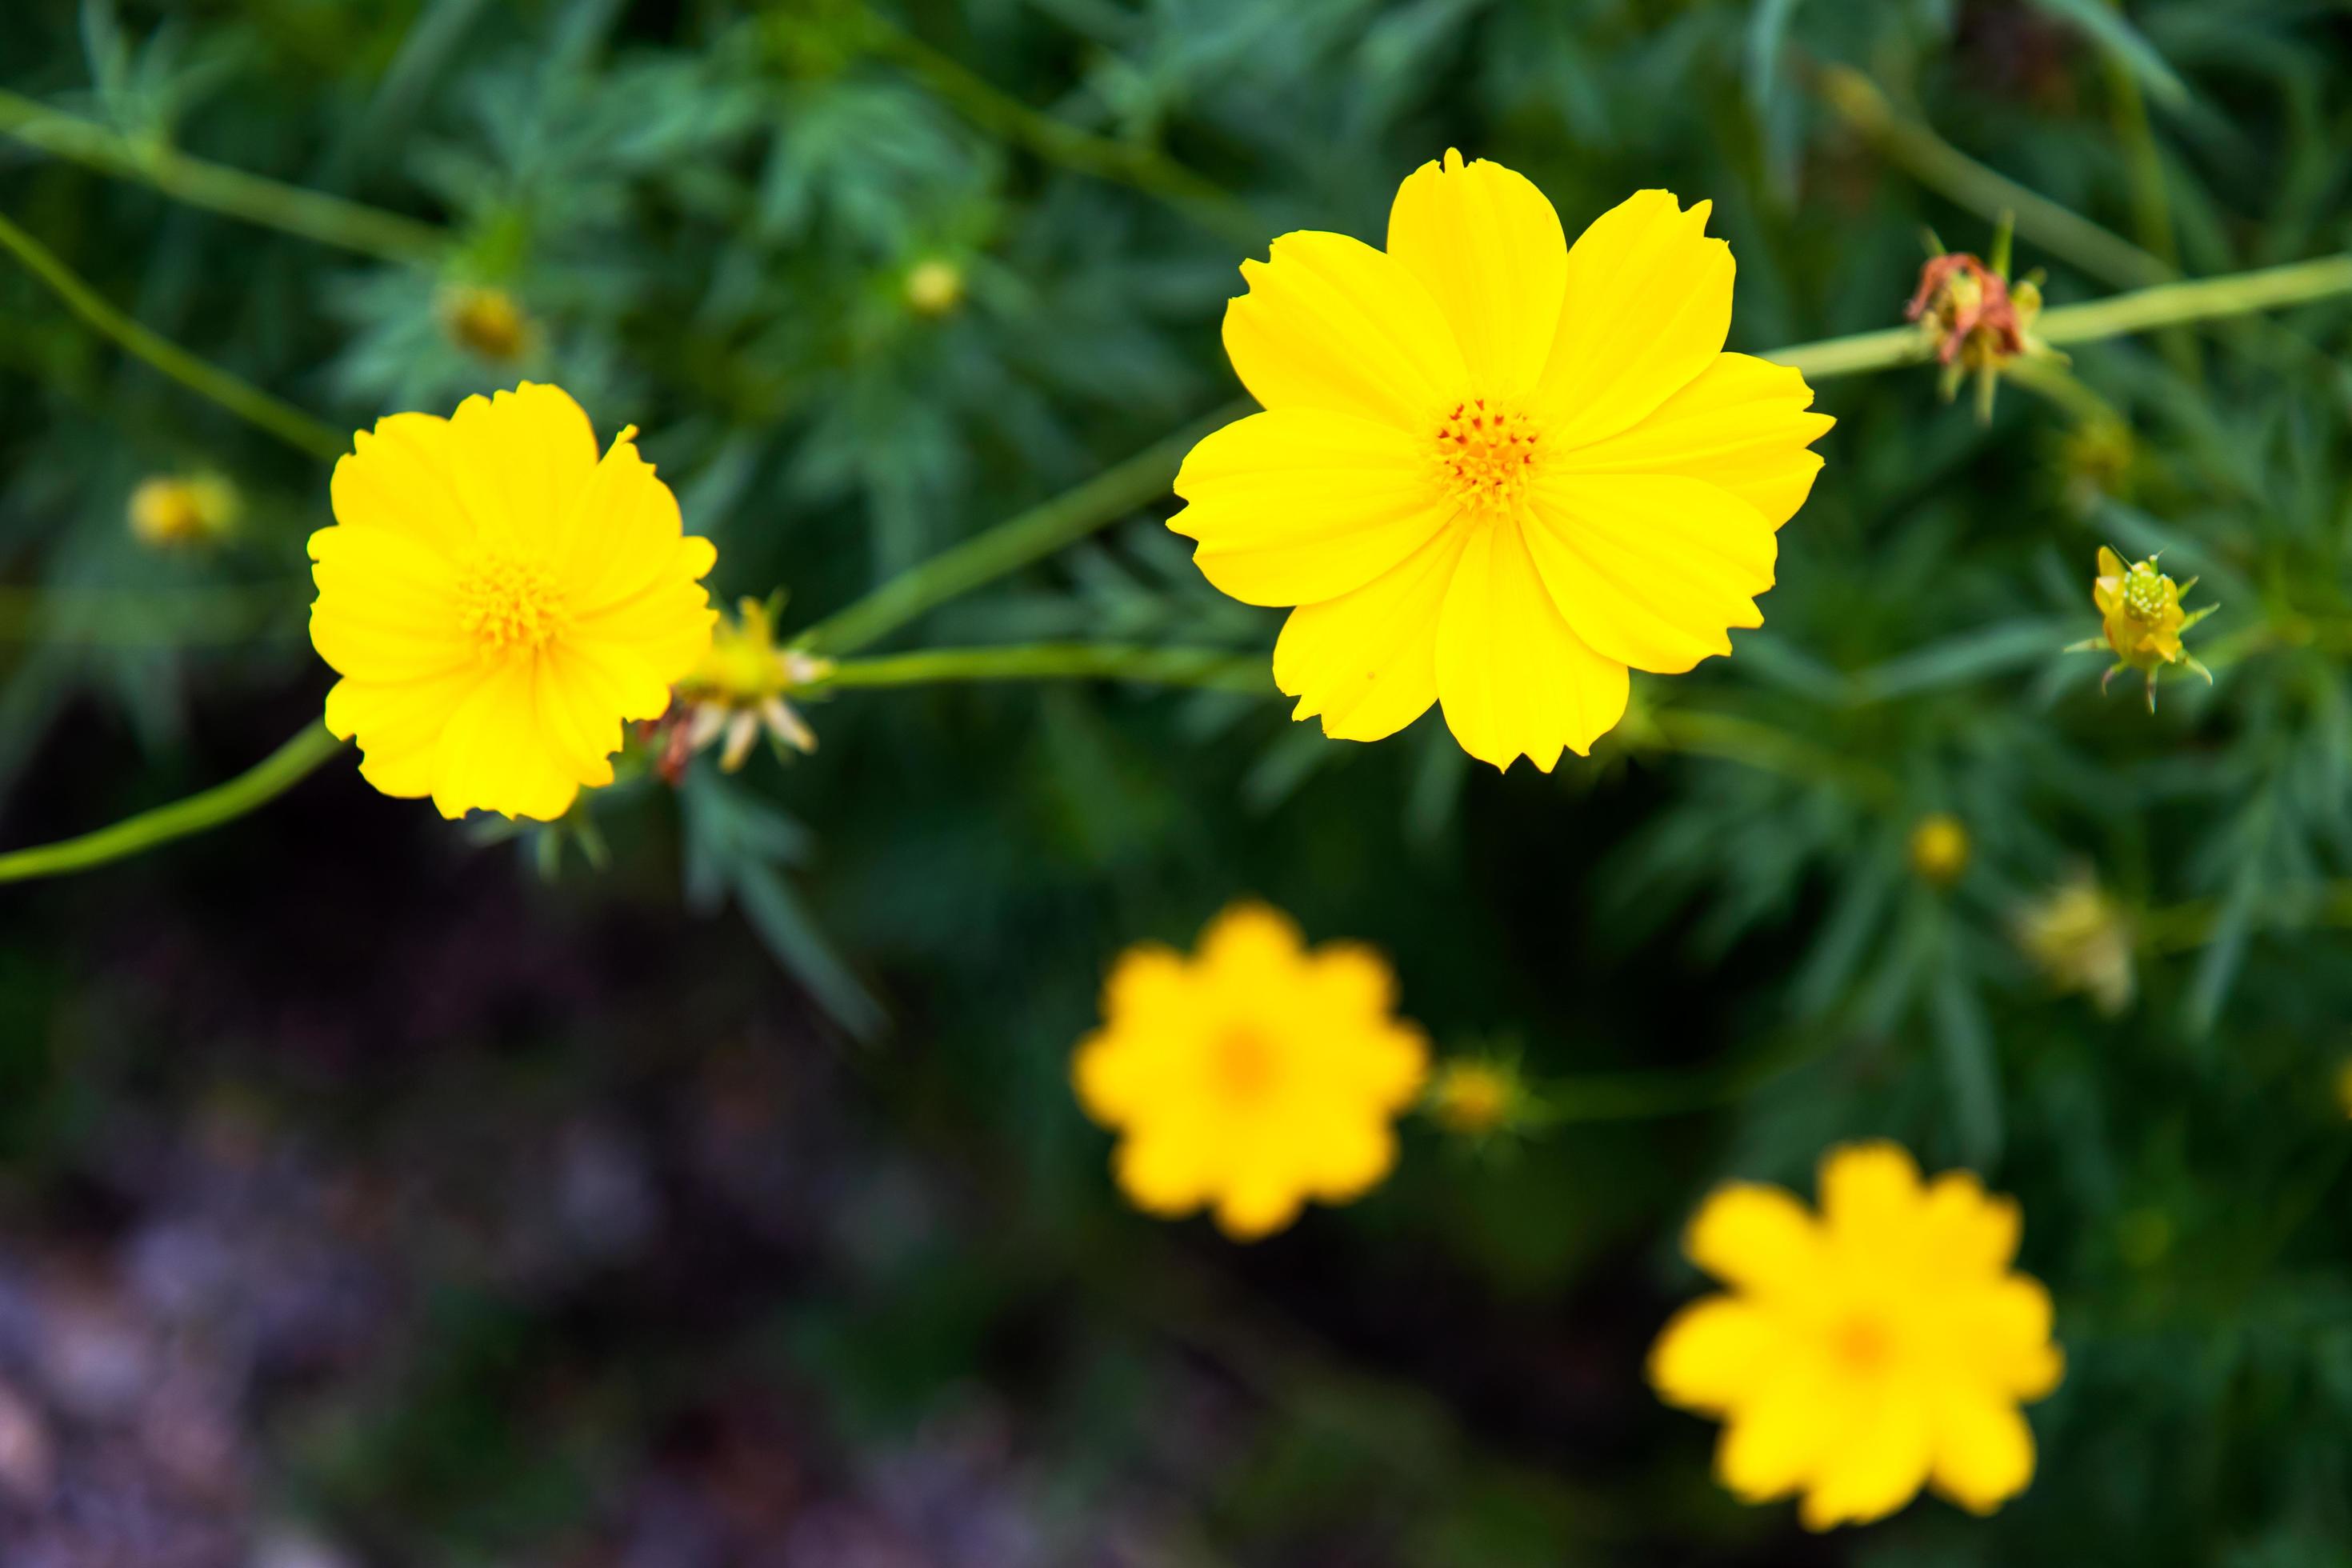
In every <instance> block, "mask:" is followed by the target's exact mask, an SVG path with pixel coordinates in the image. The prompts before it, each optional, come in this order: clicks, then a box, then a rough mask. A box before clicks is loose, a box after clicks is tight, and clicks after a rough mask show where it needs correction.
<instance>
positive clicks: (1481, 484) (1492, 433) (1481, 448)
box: [1436, 397, 1538, 511]
mask: <svg viewBox="0 0 2352 1568" xmlns="http://www.w3.org/2000/svg"><path fill="white" fill-rule="evenodd" d="M1537 437H1538V431H1537V429H1536V427H1535V425H1534V424H1533V422H1532V421H1530V420H1529V419H1528V416H1526V415H1525V414H1522V413H1519V412H1517V410H1514V409H1505V408H1501V407H1499V406H1495V405H1489V404H1488V402H1487V401H1486V399H1485V398H1483V397H1474V398H1470V399H1468V400H1467V401H1465V402H1462V403H1457V404H1455V405H1454V406H1453V408H1452V410H1451V411H1450V412H1448V413H1447V414H1446V415H1445V416H1444V417H1443V418H1441V419H1439V420H1438V422H1437V447H1436V453H1437V468H1438V479H1439V482H1440V483H1442V484H1443V485H1444V487H1445V489H1446V492H1447V494H1448V495H1449V496H1451V497H1452V499H1453V500H1454V501H1455V502H1456V503H1458V504H1459V505H1461V506H1464V507H1467V508H1471V509H1473V510H1479V511H1507V510H1510V509H1511V508H1513V507H1515V506H1517V504H1518V502H1519V499H1520V498H1521V497H1522V496H1524V495H1526V494H1527V489H1528V473H1529V471H1530V470H1532V469H1533V468H1534V467H1535V461H1536V443H1537Z"/></svg>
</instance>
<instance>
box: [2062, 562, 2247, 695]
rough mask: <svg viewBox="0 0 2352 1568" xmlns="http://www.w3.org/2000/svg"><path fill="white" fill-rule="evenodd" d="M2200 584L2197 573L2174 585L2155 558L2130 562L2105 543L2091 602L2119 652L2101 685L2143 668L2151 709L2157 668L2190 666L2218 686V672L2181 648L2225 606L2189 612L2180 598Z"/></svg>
mask: <svg viewBox="0 0 2352 1568" xmlns="http://www.w3.org/2000/svg"><path fill="white" fill-rule="evenodd" d="M2195 586H2197V579H2196V578H2194V577H2191V578H2190V579H2189V581H2188V582H2186V583H2179V584H2176V583H2174V582H2173V580H2172V579H2171V578H2169V577H2168V576H2166V575H2165V574H2163V573H2161V572H2159V571H2158V570H2157V567H2156V562H2155V560H2154V559H2153V558H2150V559H2148V560H2146V561H2138V562H2135V563H2132V564H2131V565H2129V566H2126V565H2125V564H2124V561H2123V557H2122V556H2120V555H2117V554H2116V552H2114V551H2112V550H2110V549H2108V548H2107V547H2106V546H2105V545H2104V544H2102V545H2100V546H2099V574H2098V576H2096V577H2095V578H2094V579H2093V580H2092V582H2091V602H2092V603H2093V604H2095V605H2097V606H2098V607H2099V617H2100V622H2101V625H2100V630H2101V631H2103V632H2104V633H2105V636H2106V641H2107V647H2108V648H2109V649H2110V650H2112V651H2113V652H2114V654H2115V656H2116V662H2115V663H2114V664H2113V665H2111V666H2109V667H2108V669H2107V673H2106V674H2105V676H2103V677H2101V678H2100V680H2099V687H2100V689H2102V690H2105V688H2106V684H2107V682H2108V681H2110V680H2113V679H2115V678H2116V675H2117V674H2118V673H2120V672H2121V671H2123V670H2126V669H2137V670H2141V671H2143V672H2145V673H2146V674H2147V708H2148V711H2149V712H2151V713H2153V712H2155V711H2156V677H2157V671H2158V670H2159V669H2160V668H2163V667H2164V666H2166V665H2168V664H2185V665H2187V666H2188V667H2189V668H2190V669H2193V670H2195V671H2196V672H2197V673H2198V674H2200V675H2201V676H2203V677H2204V678H2205V682H2206V684H2207V685H2209V686H2210V685H2211V684H2212V682H2213V672H2212V671H2211V670H2210V669H2207V668H2205V667H2204V666H2203V665H2202V664H2200V663H2199V662H2198V661H2197V658H2196V656H2195V655H2193V654H2191V653H2189V650H2188V649H2186V648H2184V647H2181V646H2180V634H2181V633H2183V632H2185V631H2187V630H2188V629H2189V627H2191V626H2195V625H2196V624H2197V623H2198V622H2200V621H2201V620H2203V619H2204V618H2205V617H2206V616H2210V615H2211V614H2212V613H2213V612H2214V610H2216V609H2217V608H2219V607H2220V606H2218V605H2205V606H2204V607H2203V608H2202V609H2199V610H2195V611H2189V610H2183V609H2182V608H2181V607H2180V596H2181V595H2183V594H2186V593H2188V592H2189V589H2191V588H2194V587H2195ZM2074 646H2075V647H2097V646H2098V645H2097V644H2096V643H2095V642H2093V643H2077V644H2075V645H2074Z"/></svg>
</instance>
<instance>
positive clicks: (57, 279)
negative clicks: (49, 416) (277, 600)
mask: <svg viewBox="0 0 2352 1568" xmlns="http://www.w3.org/2000/svg"><path fill="white" fill-rule="evenodd" d="M0 247H5V248H6V249H8V250H9V251H11V252H13V253H14V254H15V255H16V259H18V260H19V261H22V262H23V263H24V264H25V266H26V268H27V269H29V270H30V271H31V272H32V274H33V276H35V277H36V278H38V279H40V280H41V281H42V282H44V283H46V284H47V285H48V286H49V288H50V289H53V290H54V291H55V292H56V293H57V296H58V298H59V299H61V300H64V301H65V302H66V307H67V309H68V310H71V311H73V313H74V314H75V315H77V316H79V317H80V318H81V319H82V320H83V321H87V322H89V324H90V325H91V326H92V327H95V328H96V329H97V330H98V331H100V332H103V333H104V334H106V336H108V337H110V338H112V339H113V340H114V341H115V342H118V343H121V345H122V346H123V347H124V348H126V349H128V350H129V351H130V352H131V353H133V354H136V355H137V356H138V357H139V358H141V359H142V360H145V361H146V362H147V363H149V364H151V365H152V366H153V367H154V368H155V369H157V370H158V371H161V372H162V373H163V374H165V375H167V376H170V377H171V378H172V379H173V381H176V382H178V383H179V384H181V385H183V386H184V387H186V388H188V389H189V390H190V391H192V392H194V393H196V394H197V395H200V396H203V397H208V398H210V399H212V400H213V401H214V402H215V403H217V404H219V405H221V406H222V407H223V408H226V409H227V410H228V411H229V412H230V413H231V414H234V415H236V416H237V417H238V418H240V419H243V420H245V421H246V422H247V423H248V424H251V425H253V426H257V427H258V428H260V429H263V430H266V431H268V433H269V434H271V435H272V436H275V437H278V439H279V440H281V441H283V442H285V443H286V444H287V445H288V446H289V447H295V448H296V449H298V450H299V451H302V452H306V453H308V454H310V456H311V457H314V458H335V457H338V456H340V455H341V453H342V452H343V451H344V450H345V449H346V448H347V447H348V446H349V445H350V443H349V442H348V441H346V440H345V439H344V438H343V437H341V435H339V434H337V433H336V432H335V431H334V430H333V429H332V428H331V427H330V426H326V425H324V424H321V423H320V421H318V420H316V419H313V418H311V417H310V416H309V415H308V414H305V413H303V412H302V411H301V410H300V409H299V408H297V407H295V406H294V405H292V404H290V403H282V402H280V401H278V399H277V398H275V397H272V396H271V395H269V394H268V393H266V392H264V391H262V390H261V389H260V388H259V387H257V386H255V385H253V384H251V383H250V382H247V381H245V380H244V379H242V378H241V377H238V376H236V375H234V374H231V373H229V372H228V371H225V370H223V369H221V368H220V367H219V366H217V365H215V364H209V363H206V362H205V361H203V360H201V359H198V358H197V357H196V356H195V355H194V354H192V353H189V352H188V351H187V350H185V349H184V348H182V347H180V345H179V344H177V343H175V342H172V341H171V340H170V339H168V338H164V337H162V336H160V335H158V334H157V333H154V332H152V331H148V330H147V329H146V328H145V327H142V326H141V325H140V324H139V323H138V322H136V321H132V320H131V318H130V317H128V316H126V315H124V314H123V313H122V312H121V311H120V310H116V309H115V308H114V307H113V306H112V305H110V304H109V303H107V301H106V300H105V299H104V298H103V297H101V296H100V294H99V292H98V290H96V289H92V288H91V287H90V286H89V284H87V283H85V282H83V281H82V280H81V279H79V278H78V277H76V276H75V275H74V273H73V270H72V268H68V266H67V265H66V264H65V263H64V262H62V261H60V260H58V258H57V256H56V255H55V254H54V253H53V252H51V251H50V250H49V248H48V247H47V246H45V245H43V244H42V243H41V242H40V241H39V240H37V239H35V238H34V237H32V236H31V235H29V234H26V232H25V231H24V230H23V229H21V228H18V227H17V226H16V224H14V223H12V222H11V221H9V219H8V218H7V217H6V216H5V215H0Z"/></svg>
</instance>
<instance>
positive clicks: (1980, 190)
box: [1813, 65, 2179, 286]
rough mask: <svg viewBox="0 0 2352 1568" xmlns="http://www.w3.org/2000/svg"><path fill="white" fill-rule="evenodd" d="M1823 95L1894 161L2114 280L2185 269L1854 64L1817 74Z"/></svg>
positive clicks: (1989, 217) (2153, 278)
mask: <svg viewBox="0 0 2352 1568" xmlns="http://www.w3.org/2000/svg"><path fill="white" fill-rule="evenodd" d="M1813 85H1814V87H1815V89H1817V90H1818V91H1819V92H1820V94H1821V96H1822V100H1823V101H1825V102H1826V103H1828V104H1829V106H1830V107H1831V108H1832V110H1836V111H1837V113H1838V115H1839V116H1840V117H1841V118H1842V119H1843V120H1844V121H1845V122H1846V123H1847V124H1848V125H1851V126H1853V129H1854V130H1855V131H1856V132H1859V133H1860V134H1861V135H1862V137H1863V139H1864V141H1866V142H1869V143H1870V144H1871V146H1873V147H1874V148H1875V149H1876V150H1877V151H1878V153H1879V154H1880V155H1881V156H1883V157H1885V159H1886V160H1887V162H1889V163H1893V164H1895V166H1896V167H1898V168H1900V169H1902V170H1903V171H1904V173H1906V174H1909V175H1910V176H1911V177H1912V178H1913V179H1915V180H1917V181H1918V182H1919V183H1920V184H1923V185H1926V186H1927V187H1928V188H1929V189H1931V190H1934V191H1938V192H1941V193H1942V194H1943V195H1946V196H1948V197H1949V198H1950V199H1951V200H1952V202H1953V203H1954V204H1955V205H1959V206H1963V207H1966V208H1968V209H1969V211H1970V212H1972V213H1975V214H1976V215H1977V216H1979V217H1981V218H1983V219H1984V220H1985V221H1986V222H1987V223H1999V222H2000V218H2001V215H2002V214H2004V213H2013V214H2015V215H2016V217H2017V232H2018V233H2019V234H2021V235H2022V236H2024V237H2025V238H2026V239H2028V240H2029V241H2031V242H2032V244H2033V245H2035V246H2037V247H2040V248H2041V249H2042V250H2045V251H2048V252H2049V253H2050V254H2051V255H2053V256H2054V257H2057V258H2059V259H2061V260H2063V261H2065V262H2068V263H2070V264H2072V265H2073V266H2075V267H2079V268H2082V269H2083V270H2084V272H2087V273H2089V274H2090V275H2091V276H2092V277H2094V278H2104V279H2106V280H2107V281H2108V282H2110V283H2116V284H2123V285H2126V286H2136V285H2139V284H2147V283H2161V282H2166V281H2168V280H2169V279H2174V278H2177V277H2179V270H2178V269H2177V268H2173V267H2172V266H2170V265H2169V264H2168V263H2167V262H2166V261H2165V260H2164V259H2163V258H2160V257H2157V256H2151V255H2150V254H2148V253H2147V251H2145V250H2142V249H2141V248H2140V247H2137V246H2136V245H2134V244H2132V243H2131V242H2130V241H2129V240H2127V239H2126V238H2124V237H2122V236H2121V235H2118V234H2115V233H2112V232H2111V231H2109V230H2107V229H2105V228H2102V227H2100V226H2098V225H2097V224H2095V223H2093V222H2092V221H2091V220H2090V219H2088V218H2086V217H2084V216H2081V215H2080V214H2078V213H2075V212H2074V211H2072V210H2070V209H2069V208H2067V207H2064V206H2062V205H2059V204H2058V203H2056V202H2053V201H2052V200H2051V199H2050V198H2049V197H2048V196H2045V195H2042V194H2041V193H2040V192H2038V191H2034V190H2031V189H2028V188H2027V187H2026V186H2024V185H2021V184H2018V183H2017V182H2016V181H2015V180H2012V179H2011V178H2010V177H2009V176H2008V175H2006V174H2000V173H1998V172H1997V171H1995V170H1992V169H1990V168H1987V167H1986V166H1985V165H1984V164H1982V163H1978V162H1977V161H1976V160H1975V159H1974V158H1971V157H1969V155H1968V154H1967V153H1963V152H1961V151H1960V150H1959V149H1958V148H1957V147H1955V146H1953V145H1952V144H1951V143H1950V142H1947V141H1945V140H1944V139H1943V138H1942V137H1940V136H1938V135H1937V134H1936V133H1935V132H1934V131H1932V130H1930V129H1928V127H1927V126H1926V125H1924V124H1921V123H1920V122H1919V121H1916V120H1910V119H1906V117H1905V116H1903V115H1902V114H1901V113H1899V112H1897V111H1896V110H1895V106H1894V105H1893V104H1891V103H1889V102H1888V101H1887V100H1886V95H1885V93H1883V92H1881V91H1880V90H1879V89H1878V85H1877V84H1876V83H1875V82H1874V81H1872V80H1871V79H1869V78H1868V77H1866V76H1864V75H1863V74H1862V73H1861V72H1860V71H1858V70H1855V69H1853V68H1852V67H1850V66H1835V65H1832V66H1824V67H1822V68H1821V69H1820V70H1819V71H1818V72H1817V73H1816V74H1815V75H1814V78H1813Z"/></svg>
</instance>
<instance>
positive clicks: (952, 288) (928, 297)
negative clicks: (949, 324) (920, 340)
mask: <svg viewBox="0 0 2352 1568" xmlns="http://www.w3.org/2000/svg"><path fill="white" fill-rule="evenodd" d="M963 288H964V284H963V268H961V267H958V266H957V265H956V264H955V263H954V262H952V261H949V260H947V259H945V258H941V257H936V256H934V257H930V258H927V259H925V260H922V261H918V262H917V263H915V265H914V266H913V267H911V268H908V270H907V303H908V306H909V307H911V308H912V309H913V310H914V311H915V313H916V314H918V315H922V316H944V315H946V314H948V313H949V312H950V311H951V310H954V309H955V308H956V307H957V306H958V305H961V304H962V303H963Z"/></svg>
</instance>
